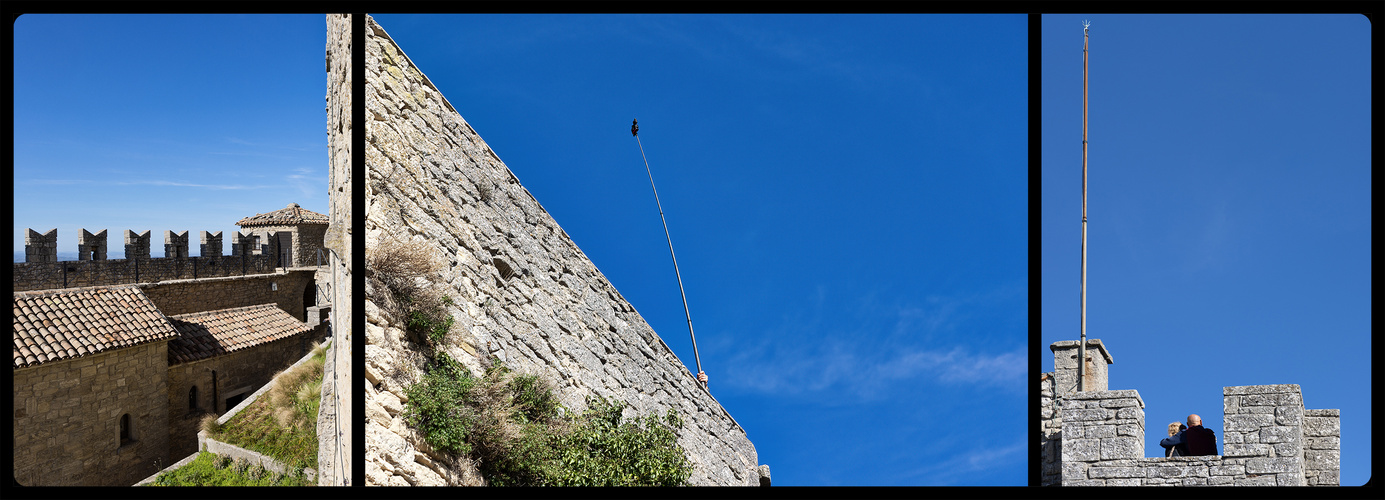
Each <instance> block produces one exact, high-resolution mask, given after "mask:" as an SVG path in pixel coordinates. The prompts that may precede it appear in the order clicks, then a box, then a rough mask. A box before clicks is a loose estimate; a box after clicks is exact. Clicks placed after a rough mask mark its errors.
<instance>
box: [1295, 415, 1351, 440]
mask: <svg viewBox="0 0 1385 500" xmlns="http://www.w3.org/2000/svg"><path fill="white" fill-rule="evenodd" d="M1303 435H1305V436H1315V437H1316V436H1341V435H1342V428H1341V419H1339V418H1322V417H1312V418H1305V419H1304V422H1303Z"/></svg>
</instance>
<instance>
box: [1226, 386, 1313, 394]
mask: <svg viewBox="0 0 1385 500" xmlns="http://www.w3.org/2000/svg"><path fill="white" fill-rule="evenodd" d="M1279 392H1293V393H1301V392H1302V391H1301V390H1300V389H1299V386H1298V384H1275V385H1241V386H1231V387H1223V388H1222V395H1224V396H1230V395H1233V394H1267V393H1279Z"/></svg>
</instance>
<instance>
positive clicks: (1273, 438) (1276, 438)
mask: <svg viewBox="0 0 1385 500" xmlns="http://www.w3.org/2000/svg"><path fill="white" fill-rule="evenodd" d="M1298 438H1299V429H1298V427H1280V426H1273V427H1263V428H1261V429H1260V437H1259V442H1261V443H1285V442H1297V441H1298Z"/></svg>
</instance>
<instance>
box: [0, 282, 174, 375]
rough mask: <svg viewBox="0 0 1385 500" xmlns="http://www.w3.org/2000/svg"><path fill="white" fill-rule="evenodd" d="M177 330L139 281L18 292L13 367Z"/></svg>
mask: <svg viewBox="0 0 1385 500" xmlns="http://www.w3.org/2000/svg"><path fill="white" fill-rule="evenodd" d="M177 336H178V332H177V330H174V328H173V325H172V324H171V323H169V321H168V319H167V318H165V317H164V315H163V313H160V312H159V309H158V307H155V306H154V303H153V302H152V301H150V300H149V297H146V296H145V295H144V292H142V291H140V289H139V288H138V287H134V286H121V287H89V288H69V289H64V290H45V291H41V292H15V294H14V367H15V368H24V367H29V366H36V365H39V364H42V363H47V362H50V361H57V360H63V359H71V358H78V357H82V356H89V355H92V354H96V353H100V352H104V351H109V350H112V349H119V348H122V347H130V346H135V345H139V344H144V343H147V342H154V341H158V340H166V339H170V338H173V337H177Z"/></svg>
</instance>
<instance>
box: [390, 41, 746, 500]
mask: <svg viewBox="0 0 1385 500" xmlns="http://www.w3.org/2000/svg"><path fill="white" fill-rule="evenodd" d="M367 23H368V25H367V28H366V47H365V48H366V92H365V99H366V103H365V104H366V124H365V129H364V130H365V132H366V139H365V141H366V150H365V151H364V154H365V155H366V158H365V160H366V175H365V180H366V182H367V183H368V184H367V185H366V187H365V191H366V196H367V201H366V204H367V206H366V226H365V231H366V242H367V243H366V244H367V247H368V248H373V247H374V246H375V245H377V244H379V242H381V241H384V240H386V239H394V240H396V241H412V242H421V243H423V244H424V245H426V247H427V248H428V250H429V251H430V252H431V253H432V254H433V255H434V256H435V257H436V258H437V259H438V260H439V261H440V262H442V267H443V268H444V269H445V270H444V271H443V272H442V273H441V275H440V276H437V277H435V279H434V280H433V282H431V283H429V286H431V287H433V288H434V289H436V290H439V291H440V292H441V293H443V294H445V295H447V296H449V297H450V298H452V299H453V305H451V306H449V308H448V313H450V314H451V315H452V317H453V318H455V320H456V325H455V327H454V329H453V332H454V337H453V338H451V339H450V340H451V343H450V345H448V346H446V347H443V348H442V349H443V350H445V351H446V352H447V353H448V354H449V355H450V356H452V357H453V358H454V359H458V360H459V361H461V362H462V363H463V364H465V365H467V366H469V367H471V368H472V369H473V370H474V371H475V370H477V369H479V366H480V364H479V358H480V357H482V356H496V357H499V358H500V359H502V360H503V361H504V362H505V363H506V364H507V365H508V366H510V367H511V368H514V369H516V370H517V371H520V372H525V373H533V374H538V375H540V376H542V377H543V378H546V379H547V380H549V381H552V382H553V383H554V385H555V387H556V392H557V393H558V394H559V397H560V399H561V400H562V403H563V404H564V405H566V406H567V407H569V408H571V409H574V410H576V411H580V410H582V409H584V408H585V406H586V405H585V396H588V395H601V396H605V397H607V398H611V399H616V400H621V401H626V402H628V403H630V404H631V405H632V406H633V408H632V409H630V410H627V412H628V413H627V415H633V414H634V413H636V412H638V413H652V412H664V411H666V410H669V409H676V410H677V411H678V412H679V414H680V415H682V416H683V418H684V420H685V422H686V426H685V427H684V429H683V430H682V432H681V433H680V434H679V438H678V442H679V444H680V445H682V447H683V448H684V449H685V450H687V453H688V457H689V458H690V459H691V460H692V462H693V464H694V471H693V475H692V477H691V478H690V479H689V481H690V482H691V483H693V484H697V485H760V484H761V481H762V476H763V478H764V479H765V480H767V479H768V477H767V476H768V474H767V467H759V463H758V461H757V456H756V452H755V447H754V445H752V444H751V442H750V440H749V439H748V438H747V437H746V432H745V430H744V429H742V428H741V427H740V426H739V425H738V424H737V423H736V421H735V420H734V419H732V418H731V416H730V414H729V413H727V412H726V410H725V409H724V408H722V406H721V405H720V404H719V403H717V401H716V399H714V398H713V397H712V396H711V395H709V394H708V393H707V392H705V391H704V390H703V389H702V388H701V387H700V386H699V385H698V383H697V382H696V380H695V379H694V377H693V375H692V374H691V373H689V372H688V370H687V368H685V365H684V364H683V363H682V362H681V361H679V359H678V358H677V357H676V356H675V355H674V353H673V351H672V350H671V349H669V347H668V346H667V345H665V344H664V342H663V340H661V339H660V338H659V336H658V334H656V333H655V332H654V330H653V329H652V328H650V326H649V324H648V323H646V322H645V320H644V319H643V318H642V317H640V315H639V313H638V312H636V311H635V308H634V307H632V306H631V305H630V303H629V302H627V301H626V300H625V299H624V298H623V297H621V295H620V293H619V292H618V291H617V290H616V289H615V287H614V286H612V285H611V283H610V282H609V281H607V280H606V278H605V277H604V276H603V275H602V274H601V272H600V271H599V270H597V268H596V266H595V265H593V264H592V262H591V261H590V260H589V259H588V258H587V257H586V255H584V254H583V253H582V251H581V250H580V249H579V248H577V245H576V244H574V243H573V241H572V239H571V238H570V237H568V235H567V234H566V233H565V232H564V231H563V229H562V228H561V227H559V226H558V224H557V223H556V222H555V221H554V220H553V218H552V217H551V216H550V215H549V214H548V213H547V212H546V211H545V210H544V208H543V207H542V206H541V205H540V204H539V203H538V201H537V200H535V199H534V197H533V195H531V194H530V193H529V192H528V191H527V190H525V188H524V187H523V186H522V185H520V183H519V180H518V179H517V178H516V177H515V176H514V174H513V173H512V172H511V171H510V170H509V169H508V168H507V167H506V166H505V164H504V163H503V162H501V161H500V159H499V157H498V155H497V154H496V153H495V152H494V151H492V150H491V149H490V147H488V146H487V145H486V143H485V141H483V140H482V139H481V137H480V136H479V135H477V133H476V131H475V130H473V129H472V127H471V126H470V125H468V124H467V123H466V121H465V120H464V119H462V117H461V116H460V115H459V114H458V112H457V111H456V110H455V109H454V108H453V107H452V106H451V104H450V103H448V102H447V100H446V99H445V98H444V97H443V96H442V95H441V94H440V93H439V92H438V90H437V88H436V87H434V86H433V85H432V83H431V82H430V81H429V80H428V79H427V77H425V76H424V75H423V74H422V73H421V72H420V71H419V69H418V68H416V67H415V66H414V65H413V64H412V62H411V61H410V60H409V59H408V57H407V56H405V55H404V53H403V51H402V50H401V49H400V48H399V47H398V46H397V45H396V44H395V43H394V41H393V40H391V39H390V37H389V35H388V34H386V33H385V31H384V29H383V28H381V27H380V26H379V25H378V24H376V23H375V22H374V20H373V19H369V18H367ZM366 286H367V292H366V293H367V298H366V302H365V309H366V310H365V315H366V320H367V325H366V354H365V359H366V367H365V373H366V378H367V387H366V392H365V398H366V403H365V407H366V426H367V428H366V441H367V443H366V449H365V453H366V462H367V463H366V481H367V484H379V485H409V484H415V485H428V484H458V483H463V482H465V481H467V480H468V479H467V478H464V477H461V476H460V475H459V473H458V471H455V470H452V469H451V468H449V466H447V465H445V464H444V460H443V458H442V457H439V456H437V455H436V454H434V453H433V452H432V451H431V450H428V449H427V446H426V444H424V443H422V440H421V439H420V438H418V436H417V435H416V433H415V432H414V431H413V430H412V429H410V428H408V426H407V425H406V424H404V422H403V414H402V410H403V403H401V401H403V399H404V387H405V386H406V385H407V384H408V383H409V382H411V381H412V380H415V379H416V377H417V376H418V374H419V373H421V368H422V359H421V356H420V353H421V352H423V349H422V347H421V346H418V345H416V344H414V343H413V341H412V340H411V339H409V338H408V337H407V336H406V335H405V332H404V331H403V330H402V329H401V328H402V326H403V325H402V324H399V323H398V321H397V320H394V321H392V320H391V318H390V317H388V314H386V313H385V312H384V311H388V310H390V308H391V306H390V305H389V304H388V303H385V302H381V300H386V301H387V300H388V297H387V293H385V292H383V291H380V290H376V289H375V288H374V287H375V285H373V280H370V279H368V280H367V285H366ZM382 294H384V295H382ZM382 297H384V298H383V299H382ZM761 471H765V472H764V473H763V474H762V472H761Z"/></svg>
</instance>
